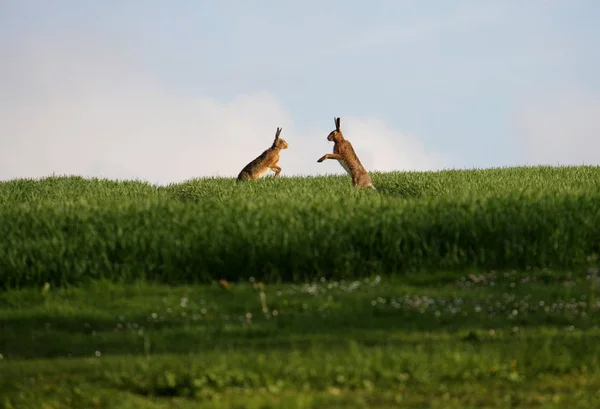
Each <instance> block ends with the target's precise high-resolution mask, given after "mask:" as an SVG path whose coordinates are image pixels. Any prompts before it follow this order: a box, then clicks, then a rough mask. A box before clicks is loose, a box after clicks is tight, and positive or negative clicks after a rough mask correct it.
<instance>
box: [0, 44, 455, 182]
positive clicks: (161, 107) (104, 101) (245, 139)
mask: <svg viewBox="0 0 600 409" xmlns="http://www.w3.org/2000/svg"><path fill="white" fill-rule="evenodd" d="M4 57H6V58H3V60H4V61H11V63H10V65H5V66H3V67H2V68H0V75H2V77H4V78H10V81H7V82H6V83H5V86H4V89H1V90H0V91H2V92H1V94H0V107H2V110H1V112H0V179H10V178H16V177H43V176H47V175H50V174H52V173H55V174H60V175H63V174H78V175H83V176H87V177H90V176H98V177H107V178H116V179H132V178H137V179H142V180H148V181H150V182H153V183H159V184H164V183H169V182H177V181H182V180H185V179H189V178H192V177H199V176H211V175H218V176H235V175H237V173H238V172H239V171H240V170H241V169H242V167H243V166H244V165H245V164H246V163H247V162H249V161H250V160H252V159H253V158H254V157H256V156H257V155H258V154H260V153H261V152H262V151H263V150H264V149H266V148H267V147H269V146H270V144H271V142H272V140H273V137H274V134H275V130H276V128H277V127H278V126H281V127H283V133H282V137H283V138H284V139H286V140H287V141H288V143H289V144H290V149H288V150H287V151H284V152H283V153H282V155H281V162H280V165H281V166H282V168H283V173H282V176H284V175H294V174H317V173H321V174H323V173H342V172H343V170H342V169H341V167H340V166H339V165H338V164H337V163H335V162H330V163H325V164H318V163H317V162H316V160H317V159H318V158H319V157H320V156H321V155H323V154H324V153H326V152H331V150H332V144H331V143H330V142H328V141H327V140H326V136H327V134H328V133H329V131H330V130H331V129H332V128H333V114H332V115H331V118H328V117H324V118H323V121H322V123H323V127H322V128H320V129H318V130H317V129H313V130H311V131H306V130H304V131H303V130H301V129H300V128H299V127H297V126H296V125H295V124H294V122H293V116H292V114H291V113H290V112H287V110H286V109H285V108H284V107H283V106H282V105H281V104H280V103H279V102H278V100H277V99H276V98H275V97H274V96H273V95H271V94H269V93H254V94H250V95H238V96H237V97H235V98H233V99H231V100H227V101H219V100H216V99H211V98H193V97H190V96H184V95H181V94H177V93H175V92H172V91H170V90H167V89H164V88H163V87H162V86H161V84H160V83H158V82H156V81H155V80H153V79H152V78H150V77H147V76H145V75H144V70H143V67H142V66H140V65H139V64H137V63H134V62H133V61H128V60H127V58H126V57H125V56H123V55H120V54H118V53H117V52H115V51H113V50H111V49H108V48H102V47H100V48H95V49H93V50H90V49H86V48H85V47H82V48H78V47H75V48H68V49H65V48H64V47H62V48H60V47H59V48H48V47H47V46H45V47H25V48H14V49H13V52H12V53H9V55H5V56H4ZM342 124H343V125H342V126H343V128H344V130H345V132H346V136H347V138H348V139H350V140H351V141H352V142H353V144H354V145H355V147H356V150H357V152H358V153H359V155H360V156H361V159H362V160H363V162H364V164H365V165H366V166H367V168H369V169H371V170H393V169H416V168H419V169H434V168H436V167H440V166H443V165H444V163H443V161H442V158H441V157H438V156H437V155H435V154H430V153H427V152H425V150H424V148H423V145H422V144H420V143H419V141H418V140H417V139H416V138H414V137H412V136H410V135H405V134H402V133H400V132H397V131H394V130H392V129H389V128H388V127H386V126H385V124H383V123H382V122H381V121H378V120H376V119H369V118H367V119H358V118H351V117H344V118H343V122H342Z"/></svg>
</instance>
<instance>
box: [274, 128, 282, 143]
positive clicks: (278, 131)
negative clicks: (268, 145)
mask: <svg viewBox="0 0 600 409" xmlns="http://www.w3.org/2000/svg"><path fill="white" fill-rule="evenodd" d="M282 129H283V128H279V127H278V128H277V132H276V133H275V140H277V139H279V134H280V133H281V130H282Z"/></svg>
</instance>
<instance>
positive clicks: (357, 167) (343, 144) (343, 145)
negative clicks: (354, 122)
mask: <svg viewBox="0 0 600 409" xmlns="http://www.w3.org/2000/svg"><path fill="white" fill-rule="evenodd" d="M333 120H334V122H335V130H334V131H331V132H330V133H329V135H327V140H328V141H330V142H333V144H334V145H333V153H326V154H325V155H323V156H322V157H321V158H320V159H319V160H318V161H317V162H319V163H321V162H323V161H324V160H325V159H335V160H337V161H338V162H339V164H340V165H342V167H343V168H344V169H345V170H346V172H347V173H348V175H350V177H351V178H352V185H354V187H368V188H371V189H375V186H373V183H372V182H371V176H369V173H368V172H367V170H366V169H365V168H364V166H363V165H362V163H360V160H359V159H358V156H357V155H356V153H355V152H354V148H352V144H351V143H350V141H349V140H347V139H344V135H342V130H341V129H340V118H333Z"/></svg>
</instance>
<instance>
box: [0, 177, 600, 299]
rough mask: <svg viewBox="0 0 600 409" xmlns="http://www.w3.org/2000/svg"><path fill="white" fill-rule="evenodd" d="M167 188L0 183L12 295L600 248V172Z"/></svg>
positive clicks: (512, 262) (532, 263) (328, 273)
mask: <svg viewBox="0 0 600 409" xmlns="http://www.w3.org/2000/svg"><path fill="white" fill-rule="evenodd" d="M373 181H374V184H375V185H376V186H377V188H378V191H377V192H373V191H360V190H355V189H353V188H352V187H351V185H350V182H349V179H348V178H347V177H345V176H341V177H338V176H335V177H307V178H281V179H278V180H277V179H275V180H274V179H272V178H270V179H266V180H260V181H258V183H246V184H238V183H236V182H235V181H234V180H233V179H226V178H221V179H199V180H192V181H189V182H186V183H181V184H174V185H171V186H168V187H153V186H151V185H148V184H145V183H141V182H123V183H119V182H113V181H105V180H85V179H82V178H77V177H70V178H59V177H56V178H48V179H44V180H41V181H31V180H16V181H10V182H4V183H1V184H0V253H1V254H2V257H0V272H1V273H0V274H2V286H3V287H4V288H16V287H27V286H30V285H36V286H41V285H43V284H44V283H46V282H48V283H50V284H52V285H63V284H78V283H81V282H84V281H86V280H90V279H100V278H102V279H109V280H118V281H124V282H129V281H132V280H137V279H146V280H152V281H155V282H162V283H169V284H175V283H193V282H198V283H200V282H210V281H211V280H214V279H221V278H224V279H228V280H236V279H239V278H246V279H247V278H249V277H255V278H257V279H261V280H269V281H273V280H281V281H289V280H300V279H312V278H314V277H326V278H328V279H341V278H346V279H350V278H354V277H365V276H373V275H375V274H380V275H386V276H391V275H403V274H407V273H427V272H432V271H439V270H445V271H459V272H461V271H465V269H477V270H478V269H492V268H493V269H509V268H516V269H525V268H534V269H535V268H542V267H549V268H571V267H575V266H581V265H582V264H583V263H585V260H586V258H587V257H588V256H591V255H593V254H595V253H598V251H599V247H600V245H599V243H600V240H599V239H600V229H599V227H600V212H599V211H598V210H599V209H600V206H599V203H600V168H599V167H564V168H551V167H537V168H506V169H490V170H449V171H444V172H435V173H434V172H429V173H425V172H423V173H400V172H398V173H386V174H374V175H373Z"/></svg>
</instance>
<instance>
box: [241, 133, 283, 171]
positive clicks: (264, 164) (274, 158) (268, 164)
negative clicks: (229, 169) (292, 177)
mask: <svg viewBox="0 0 600 409" xmlns="http://www.w3.org/2000/svg"><path fill="white" fill-rule="evenodd" d="M281 129H282V128H277V133H276V134H275V140H274V141H273V145H271V147H270V148H269V149H267V150H266V151H264V152H263V153H261V154H260V156H258V157H257V158H256V159H254V160H253V161H252V162H250V163H249V164H247V165H246V166H245V167H244V169H242V171H241V172H240V174H239V175H238V177H237V180H238V181H246V180H256V179H258V178H260V177H262V176H264V175H266V174H267V172H269V170H273V171H274V172H275V177H278V176H279V173H281V168H280V167H279V166H277V163H278V162H279V152H280V151H281V150H282V149H287V148H288V143H287V142H286V141H285V140H283V139H281V138H280V137H279V134H280V133H281Z"/></svg>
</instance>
